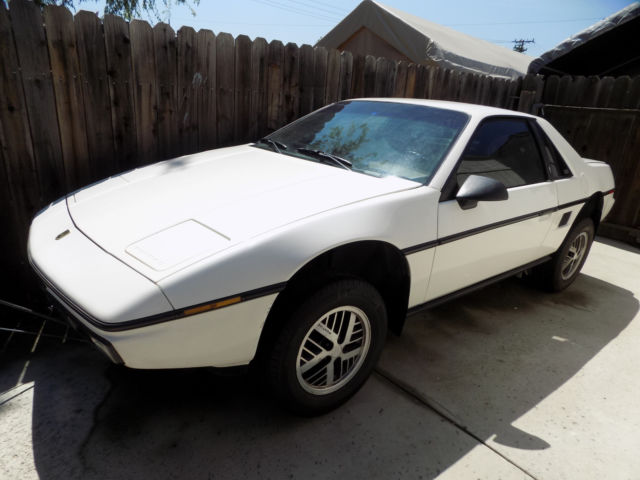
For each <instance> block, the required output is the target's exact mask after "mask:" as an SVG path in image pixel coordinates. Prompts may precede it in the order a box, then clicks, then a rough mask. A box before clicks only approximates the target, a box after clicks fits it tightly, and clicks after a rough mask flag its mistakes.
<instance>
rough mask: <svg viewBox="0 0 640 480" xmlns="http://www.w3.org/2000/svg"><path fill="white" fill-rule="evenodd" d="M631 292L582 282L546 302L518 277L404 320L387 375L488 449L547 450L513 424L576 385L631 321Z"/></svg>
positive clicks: (390, 348)
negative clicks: (573, 381)
mask: <svg viewBox="0 0 640 480" xmlns="http://www.w3.org/2000/svg"><path fill="white" fill-rule="evenodd" d="M638 310H639V303H638V299H636V298H635V297H634V295H633V293H632V292H630V291H628V290H625V289H623V288H620V287H618V286H615V285H612V284H610V283H608V282H605V281H602V280H600V279H598V278H594V277H591V276H588V275H585V274H581V275H580V276H579V277H578V278H577V279H576V282H575V283H574V284H573V285H572V286H571V287H569V288H568V289H567V290H565V291H563V292H560V293H556V294H549V293H545V292H541V291H538V290H536V289H533V288H531V287H529V286H527V285H526V284H525V282H523V281H520V280H518V279H516V278H511V279H508V280H505V281H503V282H500V283H497V284H494V285H491V286H489V287H487V288H484V289H482V290H480V291H477V292H474V293H472V294H470V295H467V296H466V297H464V298H461V299H459V300H456V301H453V302H450V303H448V304H444V305H442V306H440V307H437V308H434V309H432V310H429V311H427V312H425V313H423V314H420V315H416V316H414V317H413V318H411V317H410V318H409V319H408V320H407V324H406V326H405V331H404V332H403V335H402V336H401V337H396V338H391V339H390V340H389V342H388V343H387V346H386V348H385V351H384V353H383V358H382V359H381V361H380V363H379V367H378V368H379V369H380V371H381V372H382V373H383V374H384V375H385V376H387V377H390V378H393V379H394V380H395V381H397V382H398V383H400V384H401V385H403V386H404V387H406V388H408V389H410V390H411V391H413V392H415V393H416V395H417V396H419V397H420V398H422V399H423V400H424V401H425V402H426V403H427V404H429V405H430V406H431V407H432V408H434V409H435V410H437V411H439V412H440V413H442V414H443V415H444V416H446V417H447V418H449V419H451V420H452V421H453V422H455V423H456V424H458V425H459V426H461V427H462V428H464V429H465V430H467V431H469V432H472V433H473V435H474V436H476V437H478V438H481V439H483V440H492V441H494V442H495V443H497V444H500V445H504V446H508V447H512V448H517V449H525V450H544V449H546V448H549V447H550V443H551V440H550V439H548V438H544V436H543V435H539V434H538V432H524V431H522V430H520V429H518V428H516V427H515V426H514V425H513V422H514V421H516V420H517V419H519V418H520V417H522V416H523V415H524V414H525V413H527V412H528V411H530V410H531V409H533V408H534V407H536V405H538V404H539V403H540V402H541V401H543V400H544V399H545V398H546V397H547V396H549V395H550V394H552V393H553V392H554V391H556V390H557V389H558V388H559V387H561V386H562V385H563V384H564V383H565V382H567V381H568V380H569V379H571V378H572V377H573V376H574V375H576V373H578V372H579V371H580V370H581V369H582V367H584V366H585V365H586V364H587V363H588V362H589V361H590V360H591V359H593V358H594V357H595V356H596V355H597V354H598V352H600V350H602V349H603V348H604V347H605V346H606V345H607V344H608V343H609V342H610V341H611V340H613V339H614V338H615V337H617V336H618V335H619V334H620V332H621V331H622V330H624V329H625V328H626V327H627V325H628V324H629V323H630V322H631V320H633V318H634V317H635V316H636V314H637V312H638Z"/></svg>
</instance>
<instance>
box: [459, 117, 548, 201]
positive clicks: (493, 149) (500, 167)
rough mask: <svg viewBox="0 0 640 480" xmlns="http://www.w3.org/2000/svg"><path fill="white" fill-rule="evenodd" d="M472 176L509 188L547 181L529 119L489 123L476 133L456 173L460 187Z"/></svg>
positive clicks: (507, 119) (489, 121)
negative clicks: (480, 176)
mask: <svg viewBox="0 0 640 480" xmlns="http://www.w3.org/2000/svg"><path fill="white" fill-rule="evenodd" d="M469 175H482V176H485V177H490V178H493V179H495V180H498V181H499V182H502V183H503V184H504V185H505V186H506V187H507V188H510V187H518V186H521V185H529V184H532V183H539V182H544V181H546V179H547V177H546V175H545V171H544V164H543V162H542V157H541V156H540V151H539V149H538V146H537V144H536V141H535V139H534V137H533V135H532V133H531V131H530V129H529V126H528V125H527V121H526V120H520V119H516V118H513V119H512V118H495V119H489V120H485V121H484V122H483V123H482V124H481V125H480V126H479V127H478V129H477V130H476V131H475V133H474V134H473V136H472V137H471V140H470V141H469V144H468V145H467V148H466V149H465V151H464V153H463V154H462V161H461V162H460V165H459V166H458V170H457V172H456V180H457V184H458V187H460V186H461V185H462V183H463V182H464V181H465V180H466V178H467V177H468V176H469Z"/></svg>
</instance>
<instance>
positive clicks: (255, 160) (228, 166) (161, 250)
mask: <svg viewBox="0 0 640 480" xmlns="http://www.w3.org/2000/svg"><path fill="white" fill-rule="evenodd" d="M417 186H419V184H417V183H415V182H412V181H409V180H403V179H400V178H396V177H387V178H376V177H372V176H368V175H364V174H360V173H356V172H351V171H348V170H345V169H341V168H336V167H333V166H328V165H323V164H319V163H316V162H312V161H307V160H304V159H300V158H295V157H291V156H288V155H281V154H277V153H275V152H270V151H267V150H263V149H260V148H255V147H251V146H249V145H243V146H238V147H231V148H224V149H219V150H212V151H208V152H203V153H198V154H195V155H188V156H185V157H180V158H177V159H173V160H168V161H164V162H160V163H157V164H154V165H150V166H148V167H144V168H140V169H137V170H133V171H130V172H127V173H124V174H121V175H118V176H115V177H111V178H108V179H106V180H104V181H102V182H99V183H97V184H94V185H91V186H89V187H86V188H84V189H82V190H79V191H77V192H75V193H74V194H72V195H70V196H69V197H68V198H67V205H68V208H69V213H70V215H71V217H72V219H73V222H74V223H75V225H76V226H77V228H78V229H79V230H81V231H82V232H83V233H84V234H85V235H86V236H88V237H89V238H90V239H91V240H93V241H94V242H95V243H97V244H98V245H99V246H100V247H101V248H103V249H104V250H106V251H107V252H109V253H110V254H112V255H113V256H115V257H117V258H118V259H120V260H122V261H123V262H125V263H127V264H128V265H130V266H131V267H133V268H134V269H136V270H138V271H139V272H141V273H143V274H144V275H145V276H147V277H148V278H150V279H151V280H154V281H158V280H160V279H161V278H164V277H166V276H168V275H170V274H171V273H173V272H175V271H177V270H179V269H181V268H184V267H185V266H188V265H190V264H192V263H194V262H196V261H198V260H199V259H201V258H204V257H207V256H209V255H212V254H215V253H217V252H220V251H222V250H224V249H226V248H229V247H232V246H234V245H236V244H238V243H239V242H243V241H246V240H248V239H251V238H253V237H255V236H257V235H260V234H262V233H265V232H268V231H270V230H272V229H275V228H278V227H282V226H284V225H287V224H289V223H291V222H295V221H297V220H300V219H303V218H306V217H309V216H312V215H315V214H318V213H321V212H325V211H328V210H331V209H335V208H338V207H341V206H343V205H347V204H350V203H354V202H358V201H362V200H365V199H368V198H372V197H376V196H380V195H386V194H389V193H393V192H397V191H401V190H407V189H410V188H415V187H417Z"/></svg>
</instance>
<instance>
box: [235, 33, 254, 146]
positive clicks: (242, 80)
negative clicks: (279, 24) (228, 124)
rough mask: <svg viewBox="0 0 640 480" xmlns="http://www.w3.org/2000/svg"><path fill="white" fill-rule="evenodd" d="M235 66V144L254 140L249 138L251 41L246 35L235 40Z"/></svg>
mask: <svg viewBox="0 0 640 480" xmlns="http://www.w3.org/2000/svg"><path fill="white" fill-rule="evenodd" d="M235 55H236V60H235V62H236V64H235V70H236V71H235V84H236V86H235V93H236V100H235V101H236V114H235V133H234V137H235V139H236V142H238V143H241V142H248V141H250V140H256V138H251V136H250V131H251V39H250V38H249V37H247V36H246V35H239V36H238V37H237V38H236V51H235Z"/></svg>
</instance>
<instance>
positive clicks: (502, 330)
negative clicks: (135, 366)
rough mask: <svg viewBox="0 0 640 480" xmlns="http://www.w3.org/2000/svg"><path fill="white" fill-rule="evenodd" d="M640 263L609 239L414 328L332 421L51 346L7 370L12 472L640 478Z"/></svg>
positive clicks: (2, 385)
mask: <svg viewBox="0 0 640 480" xmlns="http://www.w3.org/2000/svg"><path fill="white" fill-rule="evenodd" d="M639 253H640V251H639V250H637V249H633V248H632V247H628V246H624V245H622V244H617V243H613V242H609V241H605V240H601V239H600V240H599V241H597V242H596V243H594V246H593V249H592V252H591V255H590V257H589V260H588V261H587V264H586V265H585V268H584V269H583V274H582V275H581V276H580V277H579V278H578V280H577V281H576V282H575V284H574V285H573V286H571V287H570V288H569V289H568V290H567V291H565V292H563V293H561V294H556V295H549V294H544V293H541V292H538V291H536V290H533V289H531V288H529V287H527V286H525V285H523V284H522V283H521V282H520V281H518V280H516V279H512V280H507V281H504V282H501V283H499V284H496V285H494V286H491V287H488V288H486V289H484V290H481V291H479V292H476V293H475V294H471V295H469V296H467V297H464V298H462V299H460V300H457V301H454V302H453V303H450V304H448V305H445V306H442V307H439V308H436V309H433V310H431V311H428V312H427V313H424V314H421V315H416V316H414V317H411V318H410V319H409V320H408V321H407V326H406V329H405V333H404V334H403V336H402V337H399V338H395V337H392V338H390V339H389V341H388V343H387V347H386V349H385V351H384V354H383V357H382V360H381V362H380V364H379V366H378V369H377V373H376V374H375V375H374V376H373V377H372V378H371V379H370V380H369V381H368V383H367V384H366V385H365V387H364V388H363V389H362V391H361V392H359V393H358V394H357V395H356V396H355V397H354V398H353V399H352V400H351V401H349V402H348V403H347V404H346V405H345V406H344V407H342V408H340V409H338V410H337V411H335V412H332V413H330V414H327V415H325V416H323V417H320V418H313V419H301V418H296V417H292V416H290V415H288V414H287V413H284V412H282V411H281V410H279V409H278V407H277V406H276V405H274V404H273V403H272V402H271V400H270V399H269V398H268V397H267V396H266V395H264V394H263V393H262V392H261V389H260V387H259V386H258V384H257V383H256V382H255V381H252V380H251V379H249V378H247V377H221V376H217V375H215V374H214V373H213V372H211V371H209V370H206V369H201V370H190V371H156V372H144V371H134V370H128V369H125V368H119V367H114V366H111V365H109V364H108V363H107V361H105V360H104V359H103V358H102V356H101V354H99V353H98V352H96V351H94V350H93V349H91V348H89V347H88V346H84V345H64V346H63V345H60V346H55V347H51V346H50V347H47V348H46V349H44V350H41V351H39V352H36V354H35V355H32V356H31V357H29V358H22V359H15V360H13V361H11V362H9V363H5V364H3V365H2V366H0V392H4V393H2V394H0V472H3V473H2V474H0V477H2V478H8V479H14V478H15V479H18V478H19V479H28V478H38V477H39V478H43V479H57V478H65V479H67V478H153V479H158V478H190V479H191V478H202V479H212V478H216V479H217V478H274V479H275V478H302V479H307V478H320V479H323V478H348V479H351V478H384V479H390V478H423V479H431V478H446V479H459V478H465V479H466V478H483V479H484V478H487V479H497V478H504V479H511V478H537V479H577V478H579V479H591V478H593V479H602V478H607V479H638V478H640V456H639V455H638V452H639V451H640V401H639V400H638V399H640V379H639V373H638V372H640V348H638V343H639V342H638V341H639V339H640V314H639V313H638V311H639V308H640V306H639V303H638V299H639V298H640V254H639Z"/></svg>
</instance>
